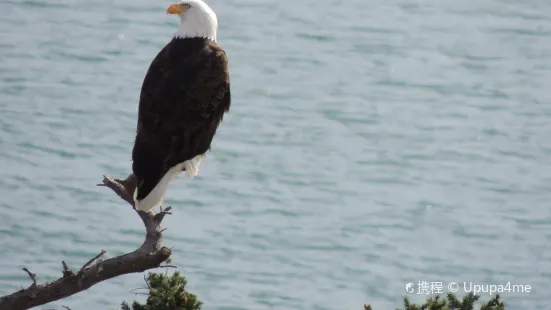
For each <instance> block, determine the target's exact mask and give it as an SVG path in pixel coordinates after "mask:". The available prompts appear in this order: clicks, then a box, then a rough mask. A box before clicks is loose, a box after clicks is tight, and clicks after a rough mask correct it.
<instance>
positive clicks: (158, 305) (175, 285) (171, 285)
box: [121, 272, 202, 310]
mask: <svg viewBox="0 0 551 310" xmlns="http://www.w3.org/2000/svg"><path fill="white" fill-rule="evenodd" d="M145 282H146V284H147V289H148V290H149V292H148V293H147V294H148V295H149V296H148V298H147V300H146V302H145V304H140V303H138V302H137V301H134V302H133V303H132V307H130V306H129V305H128V304H127V303H126V302H123V303H122V305H121V307H122V310H200V309H201V306H202V303H201V302H200V301H199V299H197V296H195V295H194V294H191V293H189V292H188V291H186V285H187V280H186V278H185V277H184V276H182V275H180V273H179V272H175V273H173V274H172V275H171V276H168V275H167V274H166V273H165V274H163V273H153V272H150V273H149V274H148V275H147V278H146V279H145Z"/></svg>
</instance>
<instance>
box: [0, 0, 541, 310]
mask: <svg viewBox="0 0 551 310" xmlns="http://www.w3.org/2000/svg"><path fill="white" fill-rule="evenodd" d="M169 4H170V3H167V2H163V1H160V2H159V1H143V0H133V1H129V0H120V1H107V0H98V1H93V2H90V1H82V0H67V1H15V0H2V1H0V11H1V12H2V16H1V17H0V127H1V129H2V131H1V132H0V197H1V199H0V217H1V220H0V295H3V294H7V293H9V292H12V291H15V290H18V289H19V288H20V286H27V285H29V283H30V281H29V279H28V278H27V276H26V275H25V273H24V272H22V271H21V268H22V267H24V266H27V267H29V268H30V269H31V270H32V271H34V272H35V273H37V274H38V279H39V281H46V280H53V279H55V278H57V277H59V276H60V275H61V273H60V269H61V263H60V262H61V260H66V261H67V262H68V263H69V265H70V266H73V267H75V268H76V267H78V266H80V265H82V264H83V263H85V262H86V261H87V260H88V259H89V258H90V257H92V256H93V255H95V254H96V253H98V252H99V251H100V250H101V249H105V250H107V251H108V252H107V253H108V254H107V255H108V256H109V257H112V256H115V255H119V254H122V253H125V252H129V251H132V250H133V249H135V248H136V247H137V246H139V245H140V244H141V242H142V240H143V231H142V230H143V227H142V224H141V222H140V219H139V218H138V217H137V216H136V215H134V214H133V213H132V212H131V210H129V207H128V206H127V205H125V204H124V203H123V202H122V201H120V200H119V199H118V198H117V197H116V196H115V195H114V194H112V193H110V192H109V191H108V190H106V189H104V188H98V187H96V186H95V184H96V183H98V182H100V181H101V176H102V174H104V173H107V174H111V175H114V176H117V177H123V176H126V175H127V174H128V173H129V172H130V165H131V161H130V158H131V155H130V154H131V148H132V142H133V138H134V137H133V134H134V128H135V122H136V114H137V102H138V96H139V91H140V87H141V82H142V79H143V76H144V74H145V71H146V70H147V67H148V66H149V63H150V61H151V60H152V58H153V57H154V56H155V55H156V53H157V52H158V51H159V50H160V49H161V48H162V47H163V45H164V44H165V43H166V42H168V40H170V38H171V35H172V33H173V31H174V29H175V27H176V26H177V20H176V18H175V17H174V16H168V17H167V16H166V14H165V11H166V7H167V6H168V5H169ZM210 4H211V6H212V7H213V8H214V9H215V10H216V11H217V12H218V16H219V22H220V29H219V41H220V44H221V45H222V46H223V47H224V48H225V49H226V50H227V52H228V55H229V58H230V71H231V74H232V76H231V77H232V95H233V101H232V109H231V113H230V114H229V115H228V116H227V117H226V118H225V119H224V122H223V124H222V126H221V128H220V130H219V133H218V134H217V136H216V138H215V141H214V143H213V151H212V152H211V153H210V154H209V156H208V157H207V159H206V161H205V162H204V163H203V166H202V170H201V174H200V176H199V177H198V178H196V179H195V180H193V181H189V180H186V178H185V177H180V178H178V179H177V180H176V181H175V182H174V183H172V184H171V187H170V190H169V193H168V199H167V201H166V202H167V204H170V205H172V206H173V207H174V214H173V215H172V216H170V217H169V218H167V219H166V221H165V223H164V224H165V225H164V226H165V227H167V228H168V230H167V231H166V233H165V235H166V240H165V243H166V245H167V246H169V247H173V251H174V254H173V260H174V263H175V264H177V265H178V266H179V267H180V269H181V270H182V271H183V272H184V274H185V275H186V276H187V277H188V279H189V289H190V291H192V292H194V293H197V294H198V295H199V297H200V299H201V300H203V301H204V302H205V306H204V308H205V309H278V310H279V309H331V310H336V309H350V310H354V309H361V308H362V305H363V304H364V303H371V304H372V305H373V306H374V309H394V308H395V307H398V306H399V305H400V301H401V298H402V297H403V295H404V294H405V291H404V283H406V282H409V281H412V282H417V281H423V280H425V281H441V282H444V283H447V282H451V281H456V282H460V281H472V282H474V283H486V284H502V283H506V282H507V281H510V282H511V283H512V284H527V285H531V286H532V291H531V292H530V293H524V294H512V293H505V294H503V297H504V299H505V301H506V302H509V304H510V305H511V306H512V307H511V309H522V310H530V309H538V310H541V309H549V306H548V301H549V294H548V292H547V291H548V288H549V287H550V286H551V249H550V248H549V244H550V242H551V208H550V206H549V203H550V200H551V140H550V135H551V127H550V125H549V124H550V123H551V95H550V94H551V88H550V86H551V83H550V81H551V17H550V16H551V2H549V1H546V0H539V1H538V0H525V1H505V0H502V1H497V0H477V1H474V0H468V1H448V0H444V1H440V0H438V1H437V0H423V1H412V0H402V1H398V0H389V1H383V0H369V1H363V0H362V1H360V0H350V1H321V2H320V1H313V0H301V1H296V2H285V1H274V0H265V1H262V2H260V1H253V0H229V1H221V0H211V1H210ZM141 286H143V278H142V275H141V274H134V275H127V276H124V277H119V278H115V279H112V280H110V281H107V282H104V283H101V284H99V285H97V286H95V287H93V288H91V289H90V290H89V291H87V292H84V293H80V294H78V295H75V296H72V297H70V298H69V299H67V300H64V301H62V302H61V301H60V302H55V303H52V304H50V305H48V306H44V307H39V308H37V309H46V308H48V309H50V308H55V309H62V307H61V305H69V306H70V307H71V308H72V309H112V308H114V307H117V306H118V305H119V303H120V302H121V301H122V300H132V299H135V298H138V299H143V296H134V295H133V294H132V293H131V292H130V290H131V289H133V288H137V287H141ZM422 298H423V296H413V299H415V300H421V299H422ZM483 299H487V296H484V297H483ZM546 307H547V308H546Z"/></svg>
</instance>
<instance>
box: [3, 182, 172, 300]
mask: <svg viewBox="0 0 551 310" xmlns="http://www.w3.org/2000/svg"><path fill="white" fill-rule="evenodd" d="M98 185H99V186H105V187H108V188H110V189H111V190H113V191H114V192H115V193H116V194H117V195H119V196H120V197H121V198H122V199H123V200H124V201H126V202H128V203H129V204H130V205H131V206H132V207H134V202H133V199H132V197H133V194H134V190H135V189H136V177H135V176H134V175H133V174H131V175H130V176H128V178H126V180H119V179H113V178H110V177H108V176H104V178H103V183H102V184H98ZM169 211H170V207H168V208H166V209H165V210H162V209H161V212H159V213H157V214H156V213H155V212H153V211H150V212H143V211H137V213H138V215H139V216H140V218H141V219H142V221H143V223H144V225H145V230H146V236H145V241H144V242H143V244H142V245H141V246H140V247H139V248H138V249H137V250H135V251H134V252H131V253H127V254H124V255H121V256H117V257H113V258H110V259H107V260H104V261H98V259H100V258H101V257H102V256H103V255H104V254H105V251H103V250H102V251H101V253H100V254H98V255H96V256H95V257H94V258H92V259H91V260H89V261H88V262H87V263H86V264H84V265H83V266H82V268H81V269H80V270H79V271H78V272H77V273H74V272H72V271H71V270H70V269H69V267H68V266H67V263H65V261H63V262H62V264H63V276H62V277H61V278H59V279H57V280H55V281H52V282H47V283H44V284H40V285H38V284H37V283H36V274H34V273H32V272H30V271H29V270H28V269H27V268H23V270H25V271H26V272H27V273H28V274H29V276H30V277H31V279H32V281H33V284H32V285H30V286H29V287H28V288H26V289H25V288H22V289H21V290H19V291H17V292H15V293H13V294H11V295H6V296H3V297H0V309H2V310H24V309H30V308H33V307H36V306H39V305H43V304H47V303H49V302H52V301H56V300H59V299H62V298H65V297H68V296H71V295H74V294H76V293H79V292H82V291H84V290H87V289H88V288H90V287H92V286H93V285H96V284H98V283H100V282H102V281H105V280H108V279H111V278H114V277H118V276H121V275H124V274H129V273H137V272H143V271H145V270H148V269H153V268H157V267H162V266H161V264H162V263H163V262H164V261H166V260H167V259H168V258H170V255H171V251H170V249H168V248H167V247H163V246H162V240H163V238H162V228H161V222H162V220H163V218H164V216H165V215H166V214H170V212H169ZM94 262H95V263H94Z"/></svg>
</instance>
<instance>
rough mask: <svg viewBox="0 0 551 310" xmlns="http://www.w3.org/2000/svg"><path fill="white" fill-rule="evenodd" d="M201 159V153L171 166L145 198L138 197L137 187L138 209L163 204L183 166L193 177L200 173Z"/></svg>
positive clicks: (141, 209) (136, 201) (135, 201)
mask: <svg viewBox="0 0 551 310" xmlns="http://www.w3.org/2000/svg"><path fill="white" fill-rule="evenodd" d="M201 159H202V156H201V155H199V156H195V157H194V158H192V159H190V160H186V161H185V162H183V163H181V164H178V165H176V166H174V167H172V168H170V170H168V172H167V173H165V175H164V176H163V177H162V178H161V181H159V183H157V185H156V186H155V188H154V189H153V190H152V191H151V192H150V193H149V195H147V196H146V197H145V198H144V199H143V200H137V199H136V197H137V194H138V190H137V189H136V190H135V191H134V204H135V206H136V210H139V211H145V212H147V211H149V210H151V209H153V208H155V207H158V206H160V205H161V204H163V201H164V197H165V194H166V191H167V189H168V184H169V183H170V181H172V180H173V179H174V178H175V177H176V176H177V175H178V174H180V173H181V172H182V168H185V169H186V174H187V176H188V177H189V178H190V179H193V177H195V176H197V174H198V173H199V166H200V165H201Z"/></svg>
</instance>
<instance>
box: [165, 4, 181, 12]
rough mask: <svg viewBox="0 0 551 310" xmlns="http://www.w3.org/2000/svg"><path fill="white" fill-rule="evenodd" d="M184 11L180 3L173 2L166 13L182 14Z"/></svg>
mask: <svg viewBox="0 0 551 310" xmlns="http://www.w3.org/2000/svg"><path fill="white" fill-rule="evenodd" d="M183 12H184V11H183V10H182V7H181V6H180V3H174V4H171V5H170V6H169V7H168V9H166V14H182V13H183Z"/></svg>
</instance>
